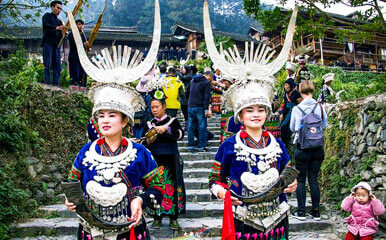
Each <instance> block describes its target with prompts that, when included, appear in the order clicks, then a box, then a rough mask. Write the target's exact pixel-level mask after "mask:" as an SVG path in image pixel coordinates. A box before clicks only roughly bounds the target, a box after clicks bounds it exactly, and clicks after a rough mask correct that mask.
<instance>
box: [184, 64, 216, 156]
mask: <svg viewBox="0 0 386 240" xmlns="http://www.w3.org/2000/svg"><path fill="white" fill-rule="evenodd" d="M191 72H192V74H193V79H192V80H191V82H190V85H189V87H188V89H187V91H186V92H187V95H188V124H187V125H188V149H189V151H191V152H193V151H194V131H195V129H196V128H197V126H196V125H197V124H198V133H199V135H198V141H199V145H198V151H200V152H203V151H206V150H207V149H206V142H207V119H206V118H207V117H208V115H209V114H210V113H209V112H208V109H209V102H210V92H211V86H210V82H209V81H208V80H207V79H206V78H205V77H204V76H202V75H201V74H197V68H196V66H192V67H191Z"/></svg>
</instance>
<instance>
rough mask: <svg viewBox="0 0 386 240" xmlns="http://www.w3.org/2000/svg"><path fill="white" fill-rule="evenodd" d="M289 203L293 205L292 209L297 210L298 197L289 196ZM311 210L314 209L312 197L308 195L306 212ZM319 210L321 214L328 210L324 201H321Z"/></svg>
mask: <svg viewBox="0 0 386 240" xmlns="http://www.w3.org/2000/svg"><path fill="white" fill-rule="evenodd" d="M288 205H289V206H290V207H291V211H292V212H295V211H296V210H297V207H298V202H297V200H296V197H289V198H288ZM311 210H312V201H311V197H307V199H306V214H308V213H310V212H311ZM319 211H320V213H321V214H323V213H325V212H326V206H324V205H323V203H320V205H319ZM322 217H323V216H322Z"/></svg>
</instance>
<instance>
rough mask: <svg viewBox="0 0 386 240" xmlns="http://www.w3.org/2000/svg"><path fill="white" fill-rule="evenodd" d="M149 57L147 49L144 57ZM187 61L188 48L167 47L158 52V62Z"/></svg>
mask: <svg viewBox="0 0 386 240" xmlns="http://www.w3.org/2000/svg"><path fill="white" fill-rule="evenodd" d="M146 55H147V48H145V52H144V57H146ZM181 59H187V52H186V48H182V47H179V46H176V47H173V46H170V47H169V46H168V45H166V46H165V47H164V48H163V49H160V50H159V51H158V56H157V60H158V61H169V60H177V61H180V60H181Z"/></svg>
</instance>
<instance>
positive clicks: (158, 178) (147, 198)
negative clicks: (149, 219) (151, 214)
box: [140, 146, 165, 213]
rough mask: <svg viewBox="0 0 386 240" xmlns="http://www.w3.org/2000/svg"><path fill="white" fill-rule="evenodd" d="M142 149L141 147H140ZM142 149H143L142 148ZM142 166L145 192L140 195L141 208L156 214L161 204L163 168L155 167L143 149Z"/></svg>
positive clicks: (163, 186) (149, 155) (150, 156)
mask: <svg viewBox="0 0 386 240" xmlns="http://www.w3.org/2000/svg"><path fill="white" fill-rule="evenodd" d="M142 147H143V146H142ZM143 148H144V147H143ZM143 163H144V164H143V165H142V173H143V177H142V185H143V186H144V188H145V190H144V193H142V194H141V195H140V197H141V198H142V200H143V205H142V208H143V209H145V208H147V207H150V208H152V209H153V210H155V211H156V213H157V212H158V211H157V209H159V208H160V204H161V202H162V196H163V193H164V188H165V184H164V180H163V177H162V175H163V167H157V163H156V162H155V161H154V159H153V156H152V155H151V153H150V152H149V151H148V150H147V149H145V150H144V151H143Z"/></svg>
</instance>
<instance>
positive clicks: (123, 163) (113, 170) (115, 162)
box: [82, 139, 137, 183]
mask: <svg viewBox="0 0 386 240" xmlns="http://www.w3.org/2000/svg"><path fill="white" fill-rule="evenodd" d="M126 140H127V143H128V146H127V149H126V150H125V151H124V152H123V153H121V154H119V155H117V156H113V157H105V156H103V155H101V154H99V153H97V152H96V151H95V147H96V142H97V141H94V142H93V143H92V144H91V146H90V149H89V151H87V152H86V153H85V158H84V159H83V161H82V164H83V165H84V166H86V167H87V168H88V169H89V170H90V171H92V170H94V169H95V170H96V172H97V175H95V176H94V180H95V181H97V182H103V181H105V182H106V183H109V182H113V183H120V182H121V181H122V178H121V177H120V176H119V173H120V172H121V171H123V170H124V169H125V168H127V167H128V166H130V164H131V163H132V162H133V161H134V160H135V159H136V157H137V149H135V148H133V143H132V142H131V141H130V140H129V139H126Z"/></svg>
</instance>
